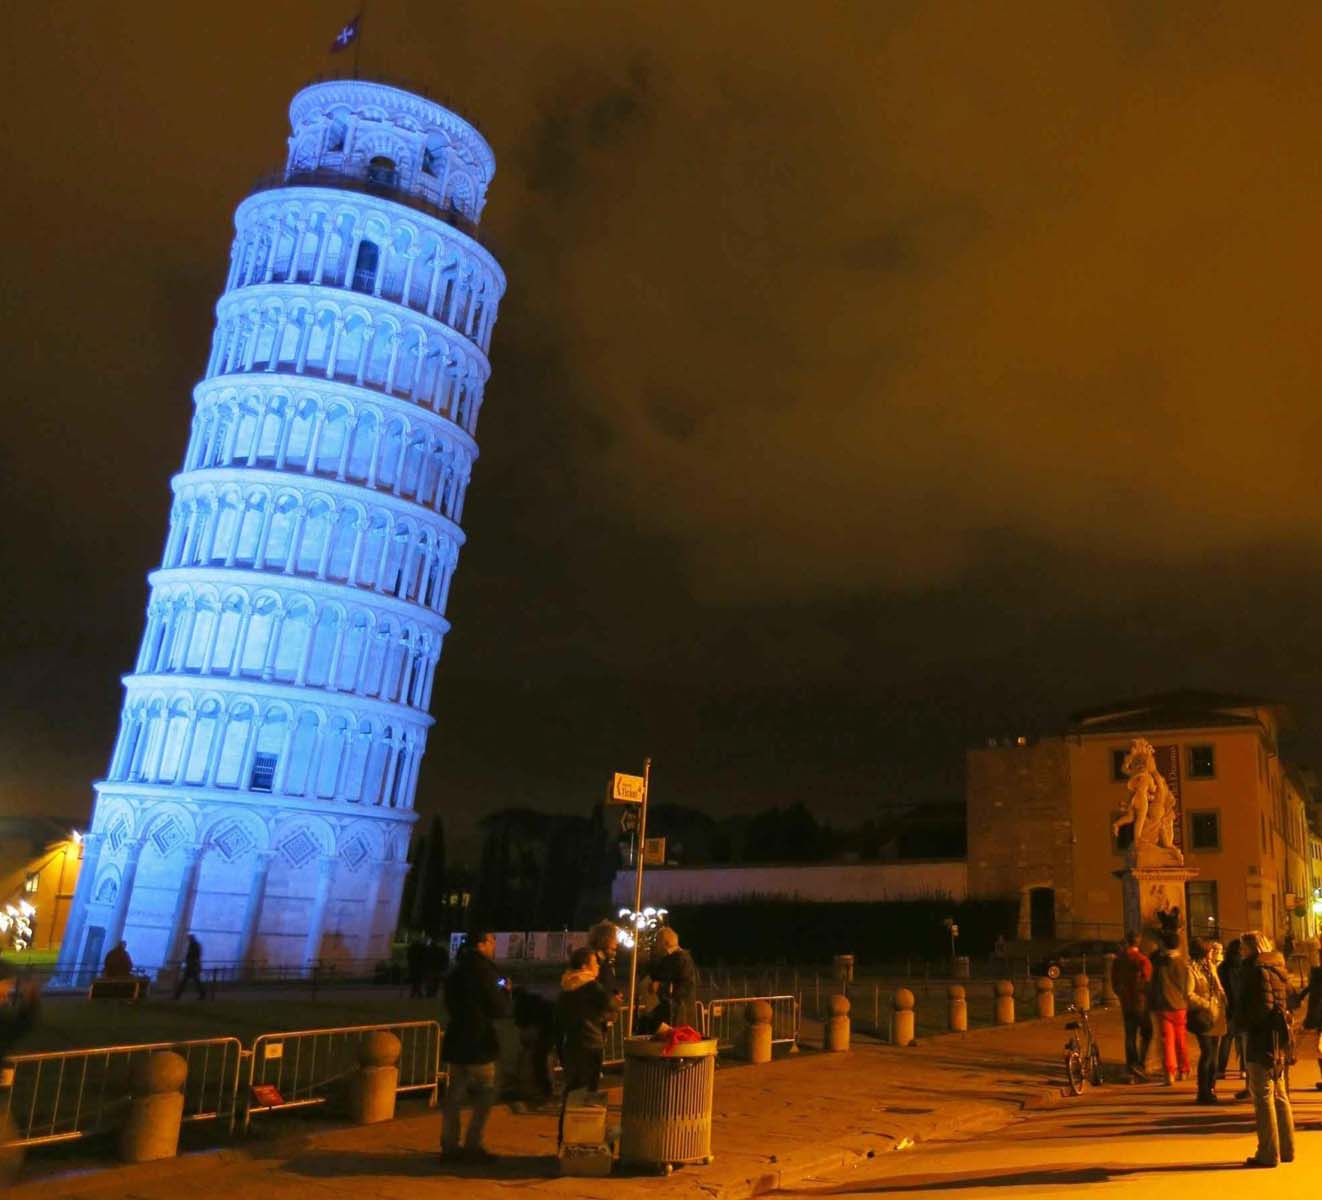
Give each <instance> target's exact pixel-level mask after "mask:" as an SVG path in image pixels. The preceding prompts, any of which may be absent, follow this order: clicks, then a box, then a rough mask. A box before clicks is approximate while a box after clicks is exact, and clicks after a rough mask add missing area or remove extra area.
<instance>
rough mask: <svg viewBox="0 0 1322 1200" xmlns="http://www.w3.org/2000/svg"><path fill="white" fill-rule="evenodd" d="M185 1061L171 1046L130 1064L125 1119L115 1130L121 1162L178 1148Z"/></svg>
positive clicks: (170, 1154)
mask: <svg viewBox="0 0 1322 1200" xmlns="http://www.w3.org/2000/svg"><path fill="white" fill-rule="evenodd" d="M187 1077H188V1063H187V1062H185V1061H184V1057H183V1055H182V1054H176V1053H175V1052H174V1051H173V1050H157V1051H156V1052H155V1053H154V1054H149V1055H148V1056H147V1057H146V1058H144V1059H140V1060H139V1061H137V1062H136V1063H134V1064H133V1070H132V1073H131V1076H130V1088H131V1091H130V1097H131V1099H130V1101H129V1111H128V1119H127V1120H126V1121H125V1122H124V1125H123V1127H122V1128H121V1129H120V1131H119V1157H120V1158H122V1159H123V1160H124V1161H125V1162H152V1161H154V1160H155V1159H158V1158H173V1157H174V1156H175V1155H176V1154H177V1153H178V1151H179V1125H180V1122H182V1120H183V1117H184V1093H183V1091H182V1089H183V1086H184V1080H185V1079H186V1078H187Z"/></svg>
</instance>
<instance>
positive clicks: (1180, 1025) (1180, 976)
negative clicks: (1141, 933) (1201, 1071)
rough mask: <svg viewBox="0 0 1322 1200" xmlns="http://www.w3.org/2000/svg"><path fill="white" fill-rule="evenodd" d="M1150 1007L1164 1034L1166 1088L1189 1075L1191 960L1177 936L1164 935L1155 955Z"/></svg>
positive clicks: (1162, 1034) (1163, 1058)
mask: <svg viewBox="0 0 1322 1200" xmlns="http://www.w3.org/2000/svg"><path fill="white" fill-rule="evenodd" d="M1148 1008H1149V1009H1150V1010H1151V1012H1152V1015H1153V1018H1154V1019H1155V1021H1156V1023H1157V1028H1158V1030H1160V1032H1161V1055H1162V1062H1163V1063H1164V1064H1165V1068H1166V1086H1167V1087H1169V1086H1170V1085H1171V1084H1173V1083H1174V1082H1175V1080H1176V1079H1177V1078H1179V1079H1185V1078H1187V1077H1188V1075H1189V1047H1188V1045H1187V1041H1188V1039H1187V1036H1186V1033H1185V1030H1186V1028H1187V1026H1186V1022H1187V1021H1188V1017H1189V960H1188V959H1187V958H1185V957H1184V955H1183V954H1182V953H1181V952H1180V937H1179V934H1176V933H1165V932H1163V933H1162V935H1161V945H1160V947H1159V948H1158V950H1157V952H1156V953H1155V954H1154V955H1153V956H1152V982H1151V983H1150V984H1149V985H1148Z"/></svg>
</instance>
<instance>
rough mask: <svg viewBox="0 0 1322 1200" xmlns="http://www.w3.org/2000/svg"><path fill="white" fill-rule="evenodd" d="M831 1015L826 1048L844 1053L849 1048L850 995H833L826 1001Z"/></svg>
mask: <svg viewBox="0 0 1322 1200" xmlns="http://www.w3.org/2000/svg"><path fill="white" fill-rule="evenodd" d="M826 1003H827V1007H828V1008H830V1010H831V1016H830V1017H829V1019H828V1020H827V1022H826V1038H825V1042H824V1047H823V1048H824V1049H826V1050H827V1051H829V1052H831V1053H832V1054H843V1053H844V1052H845V1051H846V1050H848V1049H849V997H848V996H831V997H829V998H828V999H827V1001H826Z"/></svg>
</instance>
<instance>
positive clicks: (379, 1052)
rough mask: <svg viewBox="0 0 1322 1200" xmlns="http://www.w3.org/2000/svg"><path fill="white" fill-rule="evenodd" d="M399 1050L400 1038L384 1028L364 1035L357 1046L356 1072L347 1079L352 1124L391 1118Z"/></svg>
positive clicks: (371, 1122)
mask: <svg viewBox="0 0 1322 1200" xmlns="http://www.w3.org/2000/svg"><path fill="white" fill-rule="evenodd" d="M401 1048H402V1047H401V1046H400V1044H399V1038H397V1037H396V1036H395V1035H394V1034H393V1033H389V1032H387V1031H386V1030H384V1029H377V1030H374V1031H373V1032H372V1033H369V1034H365V1035H364V1037H363V1040H362V1042H361V1044H360V1045H359V1047H358V1070H357V1071H356V1072H355V1073H354V1075H353V1077H352V1078H351V1079H350V1080H349V1119H350V1120H351V1121H352V1122H353V1123H354V1124H355V1125H375V1124H377V1123H378V1122H380V1121H391V1120H393V1119H394V1117H395V1089H396V1088H398V1087H399V1053H400V1050H401Z"/></svg>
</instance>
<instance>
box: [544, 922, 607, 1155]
mask: <svg viewBox="0 0 1322 1200" xmlns="http://www.w3.org/2000/svg"><path fill="white" fill-rule="evenodd" d="M600 970H601V968H600V964H599V962H598V959H597V955H596V952H595V951H594V950H593V949H592V948H591V947H590V946H582V947H580V948H579V949H577V950H575V951H574V953H573V954H571V955H570V956H569V970H567V971H566V972H565V973H564V975H562V976H561V978H560V995H559V996H558V997H557V998H556V1002H555V1043H556V1050H557V1052H558V1053H559V1055H560V1065H561V1066H562V1067H563V1068H564V1072H565V1079H564V1088H565V1090H564V1098H563V1100H562V1101H561V1104H560V1138H559V1140H560V1142H563V1141H564V1134H565V1106H566V1105H567V1104H568V1103H569V1093H570V1092H572V1091H576V1090H577V1089H579V1088H586V1089H587V1090H588V1091H590V1092H595V1091H596V1090H597V1089H598V1088H599V1087H600V1086H601V1067H602V1060H603V1059H604V1058H605V1054H606V1023H607V1022H608V1021H609V1020H610V1017H611V1014H612V1013H613V1012H614V1011H615V1005H616V1002H615V997H614V996H612V995H611V994H610V993H609V992H607V991H606V989H605V988H604V987H602V985H601V982H600Z"/></svg>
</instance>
